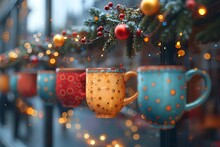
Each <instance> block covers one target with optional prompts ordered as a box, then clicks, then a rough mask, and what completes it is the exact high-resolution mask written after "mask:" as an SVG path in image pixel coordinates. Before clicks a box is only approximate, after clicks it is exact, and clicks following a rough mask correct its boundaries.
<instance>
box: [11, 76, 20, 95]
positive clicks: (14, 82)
mask: <svg viewBox="0 0 220 147" xmlns="http://www.w3.org/2000/svg"><path fill="white" fill-rule="evenodd" d="M17 79H18V76H17V74H16V73H14V74H12V75H10V80H9V85H10V90H11V91H12V92H13V93H14V95H15V96H16V97H17V96H18V90H17Z"/></svg>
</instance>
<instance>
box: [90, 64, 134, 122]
mask: <svg viewBox="0 0 220 147" xmlns="http://www.w3.org/2000/svg"><path fill="white" fill-rule="evenodd" d="M132 76H137V73H136V72H133V71H129V72H125V69H121V68H118V69H117V68H87V69H86V101H87V104H88V106H89V108H90V109H91V110H92V111H94V112H95V114H96V117H98V118H112V117H115V116H116V115H117V114H118V113H119V112H120V110H121V109H122V107H123V106H125V105H127V104H129V103H131V102H132V101H134V100H135V99H136V98H137V95H138V92H136V93H135V94H134V95H133V96H131V97H129V98H125V92H126V81H127V80H128V79H129V78H130V77H132Z"/></svg>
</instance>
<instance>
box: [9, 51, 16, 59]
mask: <svg viewBox="0 0 220 147" xmlns="http://www.w3.org/2000/svg"><path fill="white" fill-rule="evenodd" d="M8 56H9V58H10V59H16V58H17V57H18V55H17V54H16V53H15V52H13V51H11V52H9V53H8Z"/></svg>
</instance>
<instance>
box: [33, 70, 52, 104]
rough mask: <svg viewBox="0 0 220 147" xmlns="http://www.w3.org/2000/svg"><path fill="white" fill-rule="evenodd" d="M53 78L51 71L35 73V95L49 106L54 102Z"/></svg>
mask: <svg viewBox="0 0 220 147" xmlns="http://www.w3.org/2000/svg"><path fill="white" fill-rule="evenodd" d="M55 76H56V74H55V72H53V71H48V72H47V71H43V72H41V71H39V72H38V73H37V93H38V95H39V96H40V98H41V99H42V100H43V101H44V102H45V103H46V104H50V105H52V104H54V103H55V102H56V95H55V85H56V81H55Z"/></svg>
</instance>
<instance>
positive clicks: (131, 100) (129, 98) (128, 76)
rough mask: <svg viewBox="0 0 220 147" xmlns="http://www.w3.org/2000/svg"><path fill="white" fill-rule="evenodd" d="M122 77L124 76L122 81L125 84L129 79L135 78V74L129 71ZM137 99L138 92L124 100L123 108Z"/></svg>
mask: <svg viewBox="0 0 220 147" xmlns="http://www.w3.org/2000/svg"><path fill="white" fill-rule="evenodd" d="M124 76H125V78H124V80H125V82H126V81H127V80H128V79H130V78H131V77H137V73H136V72H134V71H129V72H126V73H125V75H124ZM137 97H138V91H137V92H136V93H135V94H134V95H132V96H131V97H128V98H124V101H123V106H125V105H128V104H130V103H131V102H133V101H134V100H135V99H137Z"/></svg>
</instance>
